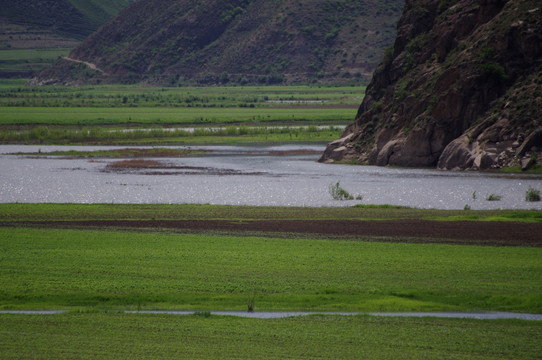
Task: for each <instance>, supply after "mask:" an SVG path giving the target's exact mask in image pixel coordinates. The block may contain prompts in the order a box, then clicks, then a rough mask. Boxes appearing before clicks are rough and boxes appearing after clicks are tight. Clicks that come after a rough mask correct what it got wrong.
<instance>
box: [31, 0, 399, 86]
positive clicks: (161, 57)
mask: <svg viewBox="0 0 542 360" xmlns="http://www.w3.org/2000/svg"><path fill="white" fill-rule="evenodd" d="M402 5H403V0H385V1H381V0H365V1H352V0H279V1H272V2H271V1H266V0H231V1H218V0H205V1H194V0H142V1H138V2H135V3H134V4H133V5H132V6H130V7H128V8H126V9H125V11H123V12H122V13H121V14H119V16H118V17H116V18H115V19H113V20H112V21H111V22H109V23H108V24H106V25H105V26H104V27H102V28H101V29H100V31H98V32H96V33H94V34H92V35H91V36H90V37H89V38H88V39H87V40H86V41H85V42H84V43H83V44H82V45H81V46H79V47H78V48H77V49H75V50H74V51H73V52H72V53H71V54H70V58H72V59H74V60H80V61H86V62H89V63H93V64H95V65H96V66H97V68H99V69H102V70H103V71H104V73H105V74H100V73H98V72H94V73H92V72H89V71H88V69H86V68H84V67H82V66H77V65H76V64H73V62H72V63H68V62H66V61H64V62H59V63H58V64H56V66H54V67H53V68H52V69H50V70H48V71H47V72H44V73H43V74H41V75H40V76H39V78H38V79H37V81H36V83H40V82H57V83H58V82H60V83H84V82H97V81H102V82H140V81H145V82H148V83H152V84H177V83H179V82H187V81H192V82H198V83H231V82H237V83H247V82H251V83H258V82H259V83H276V82H288V83H295V82H309V81H316V80H319V81H322V82H334V83H340V82H348V81H358V82H359V81H361V80H362V79H363V78H366V79H368V78H369V76H370V74H371V73H372V71H373V70H374V68H375V67H376V65H377V64H378V60H379V58H380V57H381V54H382V53H383V50H384V48H385V47H386V46H388V45H389V44H391V42H392V41H393V38H394V37H395V29H396V27H395V24H396V21H397V19H398V17H399V14H400V12H401V10H402Z"/></svg>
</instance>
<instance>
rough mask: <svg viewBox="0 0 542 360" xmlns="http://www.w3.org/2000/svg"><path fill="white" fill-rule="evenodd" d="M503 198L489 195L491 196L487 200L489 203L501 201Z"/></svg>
mask: <svg viewBox="0 0 542 360" xmlns="http://www.w3.org/2000/svg"><path fill="white" fill-rule="evenodd" d="M501 198H502V196H500V195H496V194H489V196H488V197H487V198H486V200H487V201H500V200H501Z"/></svg>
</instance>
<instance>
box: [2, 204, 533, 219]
mask: <svg viewBox="0 0 542 360" xmlns="http://www.w3.org/2000/svg"><path fill="white" fill-rule="evenodd" d="M149 219H156V220H172V219H175V220H182V219H198V220H231V221H244V220H253V219H264V220H279V219H289V220H339V219H340V220H390V219H428V220H441V221H469V220H470V221H515V222H530V223H540V222H542V211H529V210H472V211H465V210H434V209H412V208H402V207H397V206H390V205H356V206H353V207H332V208H330V207H327V208H326V207H293V206H292V207H290V206H289V207H274V206H269V207H267V206H233V205H200V204H185V205H165V204H145V205H141V204H0V221H63V220H64V221H66V220H68V221H69V220H149Z"/></svg>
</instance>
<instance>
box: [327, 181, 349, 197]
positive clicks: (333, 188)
mask: <svg viewBox="0 0 542 360" xmlns="http://www.w3.org/2000/svg"><path fill="white" fill-rule="evenodd" d="M329 193H330V194H331V197H332V198H333V199H334V200H354V197H353V196H352V195H350V193H349V192H348V191H346V190H345V189H343V188H342V187H341V184H340V182H338V181H337V183H336V184H331V185H329Z"/></svg>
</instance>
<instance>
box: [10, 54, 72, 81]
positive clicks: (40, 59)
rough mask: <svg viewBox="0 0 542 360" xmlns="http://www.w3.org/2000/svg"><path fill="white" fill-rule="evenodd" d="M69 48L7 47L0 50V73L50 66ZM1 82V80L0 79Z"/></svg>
mask: <svg viewBox="0 0 542 360" xmlns="http://www.w3.org/2000/svg"><path fill="white" fill-rule="evenodd" d="M70 50H71V48H59V49H8V50H0V74H2V76H4V77H5V76H9V74H28V73H33V72H36V71H40V70H43V69H45V68H46V67H48V66H50V65H51V64H52V63H53V62H55V61H56V60H57V58H58V57H59V56H66V55H68V53H69V52H70ZM1 81H2V82H3V80H1Z"/></svg>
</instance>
